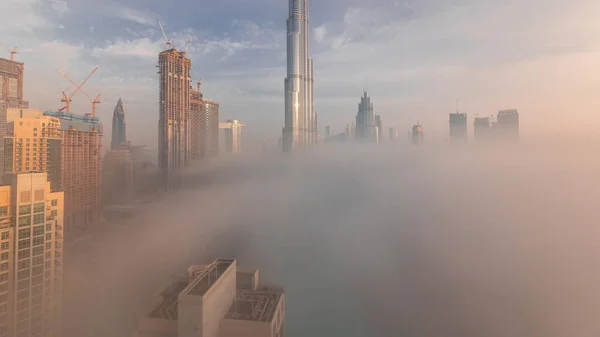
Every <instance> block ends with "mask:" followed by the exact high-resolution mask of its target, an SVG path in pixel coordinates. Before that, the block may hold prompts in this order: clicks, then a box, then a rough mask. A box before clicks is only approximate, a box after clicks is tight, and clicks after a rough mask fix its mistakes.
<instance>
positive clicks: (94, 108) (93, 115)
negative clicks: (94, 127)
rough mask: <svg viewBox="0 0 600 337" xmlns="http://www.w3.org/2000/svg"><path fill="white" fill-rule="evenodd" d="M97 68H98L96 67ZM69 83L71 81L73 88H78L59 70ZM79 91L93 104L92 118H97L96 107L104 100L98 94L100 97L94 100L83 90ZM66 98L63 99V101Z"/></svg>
mask: <svg viewBox="0 0 600 337" xmlns="http://www.w3.org/2000/svg"><path fill="white" fill-rule="evenodd" d="M96 68H97V67H96ZM58 72H59V73H60V74H61V75H62V76H63V77H64V78H65V79H66V80H67V81H69V83H71V84H72V85H73V86H75V87H78V85H77V84H76V83H75V82H74V81H73V80H72V79H71V78H70V77H69V76H67V74H65V73H64V72H63V71H61V70H59V71H58ZM79 91H81V93H83V94H84V95H85V96H86V97H87V98H88V99H89V100H90V103H92V113H91V115H92V117H96V105H97V104H100V103H102V100H101V99H100V94H98V96H96V98H92V97H91V96H90V95H88V93H87V92H85V91H84V90H83V89H81V88H80V89H79ZM64 99H65V98H64V97H63V100H64ZM85 115H86V116H89V115H90V113H86V114H85Z"/></svg>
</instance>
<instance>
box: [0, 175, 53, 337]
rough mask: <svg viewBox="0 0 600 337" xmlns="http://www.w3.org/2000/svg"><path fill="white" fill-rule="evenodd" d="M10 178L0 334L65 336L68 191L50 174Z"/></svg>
mask: <svg viewBox="0 0 600 337" xmlns="http://www.w3.org/2000/svg"><path fill="white" fill-rule="evenodd" d="M5 181H6V183H7V184H8V185H6V186H3V187H2V188H0V221H1V225H0V233H1V235H2V237H1V241H0V242H1V245H2V246H1V253H0V259H1V260H2V261H0V336H2V337H3V336H7V337H8V336H10V337H13V336H15V337H21V336H23V337H47V336H49V337H61V336H62V329H61V327H62V296H63V295H62V294H63V244H64V242H63V234H64V233H63V231H64V227H63V203H64V199H63V192H53V191H52V190H51V189H50V182H48V178H47V175H46V173H24V174H7V175H6V176H5ZM6 280H8V282H6ZM7 290H8V292H7ZM2 303H4V304H2Z"/></svg>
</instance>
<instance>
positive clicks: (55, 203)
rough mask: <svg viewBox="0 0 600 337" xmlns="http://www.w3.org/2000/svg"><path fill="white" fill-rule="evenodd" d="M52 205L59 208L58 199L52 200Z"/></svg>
mask: <svg viewBox="0 0 600 337" xmlns="http://www.w3.org/2000/svg"><path fill="white" fill-rule="evenodd" d="M50 204H51V205H52V206H58V199H52V201H51V202H50Z"/></svg>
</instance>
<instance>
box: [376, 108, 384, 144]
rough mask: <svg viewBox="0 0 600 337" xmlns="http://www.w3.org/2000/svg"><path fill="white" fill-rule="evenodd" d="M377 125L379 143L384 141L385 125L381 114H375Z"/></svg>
mask: <svg viewBox="0 0 600 337" xmlns="http://www.w3.org/2000/svg"><path fill="white" fill-rule="evenodd" d="M375 126H376V127H377V143H380V142H381V141H383V125H382V124H381V116H379V115H375Z"/></svg>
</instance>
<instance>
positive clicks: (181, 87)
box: [158, 48, 218, 190]
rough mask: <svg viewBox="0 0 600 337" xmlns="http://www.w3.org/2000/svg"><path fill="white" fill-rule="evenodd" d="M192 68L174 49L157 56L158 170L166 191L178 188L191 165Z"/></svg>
mask: <svg viewBox="0 0 600 337" xmlns="http://www.w3.org/2000/svg"><path fill="white" fill-rule="evenodd" d="M191 67H192V62H191V61H190V60H189V59H188V58H187V57H186V53H185V52H181V51H178V50H177V49H175V48H171V49H169V50H165V51H162V52H161V53H160V54H159V55H158V68H159V72H158V73H159V77H160V79H159V83H160V85H159V97H160V98H159V120H158V167H159V170H160V180H161V185H162V187H163V188H164V189H165V190H169V189H171V188H173V187H177V186H180V185H181V183H182V181H181V179H182V174H183V172H182V170H183V168H184V167H185V166H186V165H188V164H189V162H190V134H189V129H190V125H189V121H190V81H191V78H190V69H191ZM217 127H218V125H217Z"/></svg>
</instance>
